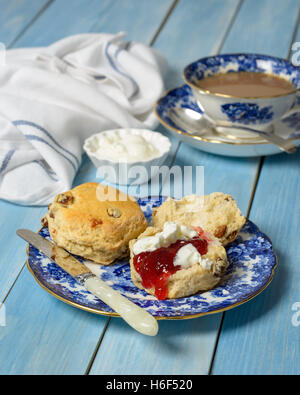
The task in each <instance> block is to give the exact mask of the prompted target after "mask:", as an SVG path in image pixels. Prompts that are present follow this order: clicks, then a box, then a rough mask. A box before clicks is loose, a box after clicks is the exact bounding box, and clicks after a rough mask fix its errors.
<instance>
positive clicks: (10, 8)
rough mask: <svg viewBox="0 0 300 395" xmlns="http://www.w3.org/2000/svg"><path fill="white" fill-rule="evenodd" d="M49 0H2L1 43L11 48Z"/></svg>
mask: <svg viewBox="0 0 300 395" xmlns="http://www.w3.org/2000/svg"><path fill="white" fill-rule="evenodd" d="M48 2H49V1H48V0H28V1H26V2H24V1H22V0H11V1H7V0H0V9H1V13H0V42H2V43H3V44H5V46H6V47H9V46H10V45H11V43H12V42H13V41H14V40H15V38H16V37H17V36H18V35H19V34H20V33H21V32H22V31H23V30H24V29H25V28H26V27H28V25H29V24H30V23H31V22H32V21H33V19H34V18H35V17H36V16H37V14H38V13H39V12H40V11H41V10H42V9H43V7H45V6H46V5H47V4H48Z"/></svg>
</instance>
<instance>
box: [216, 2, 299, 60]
mask: <svg viewBox="0 0 300 395" xmlns="http://www.w3.org/2000/svg"><path fill="white" fill-rule="evenodd" d="M298 8H299V1H298V0H285V1H276V0H275V1H274V0H264V1H260V0H244V1H243V3H242V6H241V8H240V10H239V15H238V18H237V19H236V22H235V24H234V26H233V28H232V29H231V30H230V32H229V35H228V39H227V41H226V42H225V45H224V46H223V49H222V52H223V53H231V52H254V53H263V54H267V55H273V56H279V57H286V56H287V51H288V48H289V44H290V40H291V38H292V34H293V32H294V27H295V23H296V21H297V17H298Z"/></svg>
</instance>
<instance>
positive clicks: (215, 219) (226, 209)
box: [152, 192, 246, 246]
mask: <svg viewBox="0 0 300 395" xmlns="http://www.w3.org/2000/svg"><path fill="white" fill-rule="evenodd" d="M166 221H173V222H177V223H180V224H184V225H187V226H192V227H198V226H200V227H201V228H202V229H203V230H205V231H206V232H209V233H211V234H212V235H214V236H215V237H216V238H217V239H219V240H220V242H221V243H222V245H224V246H226V245H227V244H228V243H230V242H232V241H233V240H235V238H236V237H237V235H238V233H239V231H240V230H241V228H242V227H243V225H244V224H245V221H246V219H245V217H244V216H243V215H242V213H241V211H240V209H239V208H238V206H237V204H236V202H235V200H234V199H233V198H232V196H230V195H227V194H224V193H222V192H214V193H211V194H210V195H205V196H197V195H190V196H185V197H184V198H182V199H181V200H175V199H172V198H168V199H167V200H166V201H165V202H164V203H163V204H162V205H161V206H160V207H157V208H155V209H154V210H153V214H152V223H153V225H154V226H156V227H162V226H163V224H164V223H165V222H166Z"/></svg>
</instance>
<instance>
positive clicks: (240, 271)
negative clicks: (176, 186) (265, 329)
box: [27, 197, 276, 319]
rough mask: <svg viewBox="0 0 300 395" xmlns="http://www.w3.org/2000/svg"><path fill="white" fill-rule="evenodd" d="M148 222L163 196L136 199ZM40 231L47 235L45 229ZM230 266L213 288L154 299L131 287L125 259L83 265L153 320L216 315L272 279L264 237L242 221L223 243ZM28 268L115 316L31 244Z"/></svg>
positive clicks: (70, 299)
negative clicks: (232, 238)
mask: <svg viewBox="0 0 300 395" xmlns="http://www.w3.org/2000/svg"><path fill="white" fill-rule="evenodd" d="M137 200H138V203H139V204H140V206H141V208H142V210H143V212H144V214H145V216H146V218H147V220H148V221H149V220H150V219H151V215H152V210H153V208H154V207H157V206H159V205H161V203H162V201H163V200H165V198H163V197H147V198H140V199H137ZM40 234H41V235H42V236H44V237H47V238H49V232H48V229H47V228H43V229H41V231H40ZM226 249H227V254H228V259H229V261H230V266H229V268H228V270H227V273H226V275H225V277H224V278H223V280H222V282H221V284H220V285H218V286H217V287H216V288H215V289H213V290H211V291H207V292H203V293H200V294H197V295H193V296H190V297H187V298H180V299H168V300H163V301H158V300H157V299H156V298H155V297H154V296H152V295H149V294H147V293H146V292H145V291H142V290H140V289H138V288H136V287H135V286H134V284H133V283H132V281H131V277H130V268H129V264H128V260H122V261H119V262H117V263H116V264H113V265H110V266H101V265H96V264H94V263H88V265H89V267H90V269H91V270H92V271H93V272H94V273H95V274H97V275H99V276H100V277H101V278H102V280H104V281H106V282H107V283H108V284H109V285H110V286H112V287H113V288H114V289H116V290H117V291H119V292H120V293H122V294H123V295H125V296H126V297H127V298H129V299H130V300H131V301H133V302H134V303H136V304H137V305H139V306H140V307H143V308H145V309H146V310H147V311H148V312H149V313H151V314H152V315H154V316H155V317H156V318H157V319H185V318H193V317H199V316H202V315H206V314H211V313H218V312H221V311H224V310H228V309H231V308H233V307H236V306H239V305H241V304H242V303H245V302H246V301H248V300H250V299H252V298H253V297H254V296H256V295H258V294H259V293H260V292H261V291H262V290H263V289H264V288H265V287H266V286H267V285H268V284H269V283H270V281H271V280H272V277H273V274H274V269H275V266H276V256H275V254H274V251H273V248H272V243H271V241H270V240H269V238H268V237H267V236H266V235H264V234H263V233H262V232H260V230H259V229H258V228H257V226H256V225H255V224H253V223H252V222H250V221H247V222H246V224H245V226H244V227H243V229H242V231H241V232H240V234H239V236H238V238H237V239H236V240H235V241H234V242H233V243H231V244H230V245H228V246H227V248H226ZM27 266H28V268H29V270H30V272H31V273H32V274H33V276H34V277H35V279H36V280H37V282H38V283H39V284H40V285H41V287H43V288H44V289H45V290H46V291H48V292H49V293H50V294H52V295H54V296H55V297H57V298H58V299H60V300H62V301H64V302H66V303H68V304H70V305H72V306H74V307H78V308H80V309H83V310H86V311H90V312H93V313H96V314H103V315H108V316H117V314H116V313H114V312H113V311H112V310H111V309H110V308H109V307H108V306H107V305H105V304H104V303H103V302H102V301H101V300H99V299H97V298H96V297H95V296H93V295H92V294H90V293H89V292H88V291H87V290H86V289H85V288H84V287H83V286H81V285H80V284H78V283H76V282H75V280H74V279H73V278H72V277H71V276H70V275H68V274H67V273H66V272H64V271H63V270H62V269H61V268H60V267H59V266H57V265H56V264H55V263H54V262H53V261H51V260H50V259H48V258H46V257H45V256H44V255H42V254H41V253H40V252H39V251H38V250H36V249H35V248H34V247H32V246H29V247H28V261H27Z"/></svg>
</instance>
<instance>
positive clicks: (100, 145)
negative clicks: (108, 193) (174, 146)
mask: <svg viewBox="0 0 300 395" xmlns="http://www.w3.org/2000/svg"><path fill="white" fill-rule="evenodd" d="M83 148H84V150H85V152H86V153H87V155H88V156H89V158H90V159H91V161H92V162H93V163H94V165H95V166H96V167H97V169H98V174H97V176H99V177H102V178H105V179H106V180H107V181H109V182H112V183H114V184H121V185H128V184H143V183H145V182H147V181H148V180H149V179H150V178H151V177H152V176H153V175H154V174H155V172H157V170H158V167H159V166H161V165H162V164H163V163H164V161H165V159H166V157H167V155H168V153H169V151H170V148H171V142H170V140H169V139H168V137H166V136H164V135H162V134H161V133H159V132H153V131H151V130H148V129H132V128H125V129H112V130H106V131H104V132H100V133H97V134H94V135H93V136H91V137H89V138H88V139H86V140H85V142H84V146H83Z"/></svg>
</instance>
